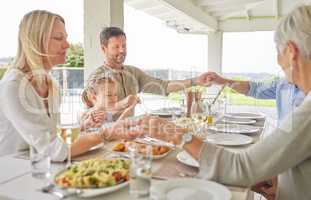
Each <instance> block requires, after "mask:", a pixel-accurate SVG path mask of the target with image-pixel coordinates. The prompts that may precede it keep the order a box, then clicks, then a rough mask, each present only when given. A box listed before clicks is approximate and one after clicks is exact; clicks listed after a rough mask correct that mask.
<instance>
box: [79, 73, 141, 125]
mask: <svg viewBox="0 0 311 200" xmlns="http://www.w3.org/2000/svg"><path fill="white" fill-rule="evenodd" d="M117 87H118V83H117V82H116V81H115V80H114V78H112V76H110V75H109V74H105V73H103V74H95V75H93V76H91V77H90V79H89V80H88V83H87V86H86V88H85V89H84V90H83V92H82V101H83V102H84V104H85V106H86V108H87V111H86V112H85V113H83V115H82V118H81V128H82V129H83V130H84V129H88V128H97V127H101V126H102V125H103V123H105V122H111V121H117V120H123V119H125V118H126V117H129V116H131V113H133V110H134V109H135V106H136V104H137V103H139V102H140V100H139V98H138V97H136V96H134V95H129V96H127V97H126V98H125V99H123V100H121V101H118V96H117Z"/></svg>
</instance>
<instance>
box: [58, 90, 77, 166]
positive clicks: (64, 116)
mask: <svg viewBox="0 0 311 200" xmlns="http://www.w3.org/2000/svg"><path fill="white" fill-rule="evenodd" d="M75 104H76V103H75V96H73V95H71V93H70V91H65V90H64V91H62V96H61V104H60V112H59V117H58V119H57V135H58V137H59V138H60V139H61V140H62V141H63V142H65V143H66V144H67V147H68V153H67V154H68V157H67V167H68V166H70V165H71V144H72V143H73V142H74V141H75V140H76V139H77V138H78V137H79V135H80V132H81V130H80V119H79V116H80V115H79V112H80V110H79V109H78V108H77V107H76V105H75Z"/></svg>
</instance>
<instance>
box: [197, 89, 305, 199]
mask: <svg viewBox="0 0 311 200" xmlns="http://www.w3.org/2000/svg"><path fill="white" fill-rule="evenodd" d="M276 175H278V191H277V199H278V200H294V199H295V200H298V199H299V200H310V199H311V92H309V94H308V95H307V96H306V98H305V99H304V101H303V103H302V104H301V105H300V106H299V107H297V108H296V109H295V111H294V112H292V113H289V114H288V116H287V118H285V119H284V121H283V122H282V123H281V124H280V126H279V127H278V128H277V129H275V130H274V132H273V134H271V135H269V136H268V137H266V138H265V139H263V140H261V141H259V142H257V143H256V144H254V145H252V146H250V147H249V148H248V149H246V150H245V151H242V152H239V153H234V152H231V151H228V150H226V149H224V148H222V147H220V146H215V145H213V144H209V143H207V144H205V145H204V146H203V148H202V150H201V154H200V173H199V177H202V178H206V179H212V180H215V181H217V182H220V183H224V184H228V185H240V186H251V185H253V184H255V183H257V182H259V181H263V180H267V179H269V178H271V177H272V176H276Z"/></svg>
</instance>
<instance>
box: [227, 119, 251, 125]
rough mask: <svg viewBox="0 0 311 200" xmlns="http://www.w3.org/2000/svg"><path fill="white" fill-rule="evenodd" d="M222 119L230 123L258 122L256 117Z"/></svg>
mask: <svg viewBox="0 0 311 200" xmlns="http://www.w3.org/2000/svg"><path fill="white" fill-rule="evenodd" d="M221 121H222V122H224V123H230V124H255V123H256V120H254V119H236V118H223V119H222V120H221Z"/></svg>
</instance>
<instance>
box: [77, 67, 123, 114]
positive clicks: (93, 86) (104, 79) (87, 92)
mask: <svg viewBox="0 0 311 200" xmlns="http://www.w3.org/2000/svg"><path fill="white" fill-rule="evenodd" d="M107 83H109V84H116V83H117V82H116V81H115V79H114V78H113V77H112V75H111V74H110V73H97V74H93V75H91V76H90V78H89V79H88V81H87V84H86V87H85V88H84V90H83V92H82V95H81V97H82V101H83V103H84V104H85V105H86V107H87V108H92V107H93V106H94V104H93V102H92V101H91V100H90V99H91V95H92V94H96V93H97V92H98V90H97V89H98V86H99V85H101V84H107ZM107 89H108V85H107Z"/></svg>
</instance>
